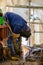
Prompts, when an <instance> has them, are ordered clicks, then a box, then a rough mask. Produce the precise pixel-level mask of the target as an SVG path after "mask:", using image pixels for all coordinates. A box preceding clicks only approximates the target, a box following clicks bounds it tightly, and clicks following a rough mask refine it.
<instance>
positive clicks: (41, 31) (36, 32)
mask: <svg viewBox="0 0 43 65" xmlns="http://www.w3.org/2000/svg"><path fill="white" fill-rule="evenodd" d="M33 33H43V31H34V32H33Z"/></svg>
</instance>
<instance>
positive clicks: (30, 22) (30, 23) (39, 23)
mask: <svg viewBox="0 0 43 65" xmlns="http://www.w3.org/2000/svg"><path fill="white" fill-rule="evenodd" d="M27 23H30V24H41V25H43V23H41V22H40V23H39V22H27Z"/></svg>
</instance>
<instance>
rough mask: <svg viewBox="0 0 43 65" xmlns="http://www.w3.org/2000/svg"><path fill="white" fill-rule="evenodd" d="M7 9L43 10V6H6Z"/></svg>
mask: <svg viewBox="0 0 43 65" xmlns="http://www.w3.org/2000/svg"><path fill="white" fill-rule="evenodd" d="M6 7H13V8H32V9H43V6H28V5H27V6H26V5H15V6H14V5H6Z"/></svg>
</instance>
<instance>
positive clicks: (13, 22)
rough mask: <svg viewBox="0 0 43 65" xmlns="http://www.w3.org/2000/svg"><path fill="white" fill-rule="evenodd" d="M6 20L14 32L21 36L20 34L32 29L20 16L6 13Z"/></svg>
mask: <svg viewBox="0 0 43 65" xmlns="http://www.w3.org/2000/svg"><path fill="white" fill-rule="evenodd" d="M4 18H5V19H6V21H7V22H8V23H9V25H10V26H11V29H12V31H13V32H14V33H16V34H20V32H21V31H24V30H28V31H29V30H30V27H28V26H27V23H26V21H25V20H24V19H23V18H22V17H21V16H20V15H18V14H15V13H12V12H6V13H5V14H4ZM21 34H23V33H21Z"/></svg>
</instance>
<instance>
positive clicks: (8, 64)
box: [0, 61, 40, 65]
mask: <svg viewBox="0 0 43 65" xmlns="http://www.w3.org/2000/svg"><path fill="white" fill-rule="evenodd" d="M0 65H40V64H38V63H37V62H29V61H28V62H23V61H19V62H18V61H7V62H6V61H5V62H2V63H0Z"/></svg>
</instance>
